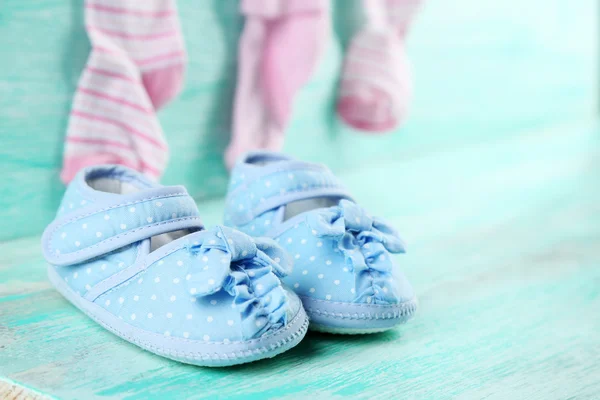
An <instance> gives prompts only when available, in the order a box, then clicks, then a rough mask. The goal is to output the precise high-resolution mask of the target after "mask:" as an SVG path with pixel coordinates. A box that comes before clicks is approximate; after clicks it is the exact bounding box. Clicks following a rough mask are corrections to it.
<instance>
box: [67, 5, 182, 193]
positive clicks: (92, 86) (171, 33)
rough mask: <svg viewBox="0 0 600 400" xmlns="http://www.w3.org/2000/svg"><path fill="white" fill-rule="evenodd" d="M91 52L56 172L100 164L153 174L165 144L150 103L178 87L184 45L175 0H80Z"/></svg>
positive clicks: (162, 100) (165, 151)
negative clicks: (120, 166)
mask: <svg viewBox="0 0 600 400" xmlns="http://www.w3.org/2000/svg"><path fill="white" fill-rule="evenodd" d="M85 22H86V29H87V31H88V35H89V37H90V41H91V43H92V52H91V54H90V56H89V58H88V61H87V65H86V67H85V69H84V71H83V73H82V75H81V78H80V80H79V85H78V88H77V91H76V93H75V98H74V100H73V107H72V110H71V117H70V119H69V126H68V130H67V137H66V143H65V152H64V160H63V170H62V172H61V179H62V180H63V181H64V182H65V183H67V182H69V181H70V180H71V179H72V178H73V177H74V176H75V174H76V173H77V171H79V169H81V168H83V167H86V166H89V165H94V164H99V163H114V164H121V165H126V166H129V167H131V168H134V169H136V170H138V171H141V172H143V173H145V174H147V175H148V176H150V177H153V178H158V177H160V175H161V174H162V172H163V170H164V168H165V166H166V163H167V159H168V147H167V144H166V141H165V139H164V136H163V132H162V128H161V126H160V123H159V121H158V119H157V117H156V110H157V109H158V108H160V107H161V106H163V105H164V104H165V103H167V102H168V101H169V100H171V99H172V98H173V97H174V96H175V95H176V94H177V93H178V92H179V90H180V89H181V85H182V82H183V73H184V65H185V57H186V56H185V48H184V44H183V39H182V35H181V29H180V25H179V19H178V15H177V9H176V8H175V1H174V0H145V1H144V2H140V1H137V0H86V3H85Z"/></svg>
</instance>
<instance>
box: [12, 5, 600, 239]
mask: <svg viewBox="0 0 600 400" xmlns="http://www.w3.org/2000/svg"><path fill="white" fill-rule="evenodd" d="M332 5H333V11H332V18H333V31H334V32H333V35H332V36H331V39H330V43H329V44H328V48H327V53H326V54H325V55H324V56H323V57H322V59H321V61H320V63H319V66H318V68H317V70H316V72H315V73H314V74H313V75H312V78H311V79H310V81H309V83H308V84H307V85H306V86H305V87H304V88H303V89H302V90H301V92H300V94H299V96H298V98H297V101H296V104H295V107H294V113H293V116H292V122H291V124H290V127H289V130H288V132H287V136H286V144H285V149H284V150H285V151H286V152H288V153H291V154H293V155H296V156H298V157H300V158H304V159H307V160H311V161H321V162H325V163H327V164H329V165H330V166H331V167H332V168H333V169H334V170H335V171H336V172H338V173H339V172H345V171H352V170H356V169H360V168H363V167H364V166H365V165H373V164H377V163H385V162H386V161H400V160H407V161H409V160H412V159H416V158H418V157H420V155H423V154H431V153H434V152H440V153H443V154H449V152H450V154H451V152H452V151H453V150H455V149H460V148H463V147H464V146H466V145H469V146H472V145H474V144H477V143H484V142H493V141H496V140H499V139H503V138H506V137H508V136H518V135H522V134H523V133H524V132H531V131H534V130H544V129H549V128H553V127H557V126H561V125H568V124H572V123H581V122H585V121H592V120H593V119H594V118H595V115H596V113H597V101H596V98H597V88H598V84H597V82H598V79H597V76H598V69H597V47H598V46H597V36H598V35H597V29H598V27H597V12H596V2H594V1H591V0H582V1H577V2H564V1H560V0H543V1H542V0H530V1H527V2H519V1H515V0H511V1H500V0H494V1H486V2H481V1H477V0H456V1H452V2H444V1H439V0H430V1H425V2H424V4H423V6H422V8H421V10H420V13H419V14H418V15H417V17H416V19H415V22H414V24H413V26H412V29H411V32H410V34H409V36H408V42H407V47H408V55H409V57H410V61H411V63H412V67H413V76H414V99H413V103H412V106H411V110H410V115H409V118H408V120H407V121H406V123H405V124H403V125H402V126H401V127H400V129H399V130H398V131H397V132H394V133H393V134H389V135H385V136H366V135H360V134H358V133H357V132H353V131H352V130H350V129H349V128H347V127H346V126H344V125H342V124H341V123H340V122H339V121H338V119H337V117H336V116H335V113H334V107H335V99H336V88H337V85H338V79H339V76H340V69H341V67H342V59H343V52H344V48H345V46H346V45H347V44H348V40H349V38H350V37H351V35H352V34H353V33H354V32H356V30H357V29H358V26H359V25H360V23H361V21H360V20H359V19H358V18H357V13H356V12H355V9H356V8H357V7H359V2H358V0H343V1H341V0H337V1H333V2H332ZM178 7H179V9H180V18H181V23H182V25H183V33H184V38H185V41H186V46H187V51H188V57H189V62H188V67H187V73H186V79H185V86H184V90H183V91H182V93H181V94H180V95H179V96H178V97H177V98H176V99H175V100H174V101H172V102H171V103H170V104H169V105H168V106H167V107H166V108H164V109H163V110H161V111H160V112H159V118H160V121H161V124H162V127H163V130H164V132H165V135H166V138H167V140H168V143H169V147H170V149H171V159H170V163H169V165H168V168H167V170H166V173H165V175H164V179H163V182H164V183H166V184H175V183H178V184H184V185H186V186H187V187H188V189H189V191H190V193H192V195H194V196H195V197H196V198H197V199H199V200H204V199H210V198H215V197H219V196H222V195H223V194H224V191H225V186H226V183H227V171H226V169H225V167H224V165H223V161H222V154H223V151H224V149H225V147H226V145H227V143H228V141H229V137H230V127H231V108H232V103H233V94H234V89H235V81H236V76H235V73H236V54H237V41H238V37H239V34H240V31H241V29H242V26H243V19H242V16H241V15H240V13H239V11H238V4H237V2H236V1H222V0H195V1H179V2H178ZM89 51H90V44H89V41H88V38H87V36H86V32H85V27H84V20H83V7H82V1H81V0H43V1H42V0H39V1H21V0H4V1H3V2H2V3H0V167H1V170H2V172H3V173H2V176H3V179H2V183H1V184H0V206H1V207H0V220H2V221H10V229H7V228H5V229H2V230H0V240H7V239H13V238H16V237H20V236H25V235H32V234H39V233H40V232H41V230H42V229H43V227H45V225H46V224H47V223H48V222H49V221H50V220H51V219H52V218H53V215H54V212H55V210H56V208H57V205H58V202H59V198H60V196H61V195H62V192H63V190H64V185H63V184H62V183H61V182H60V180H59V172H60V168H61V164H62V151H63V139H64V136H65V132H66V128H67V119H68V113H69V110H70V107H71V101H72V99H73V93H74V90H75V88H76V86H77V81H78V78H79V76H80V73H81V71H82V68H83V67H84V65H85V61H86V59H87V56H88V54H89ZM565 134H566V135H568V131H567V132H565ZM529 150H530V152H531V157H533V158H535V156H536V148H531V149H529ZM498 157H499V158H510V157H512V154H511V151H510V148H507V149H506V152H505V153H502V154H498ZM448 162H449V163H454V162H465V160H457V159H453V158H451V157H450V158H449V159H448ZM473 162H475V160H473ZM473 166H475V164H473ZM440 167H441V166H440V165H438V166H433V165H431V164H426V165H421V166H420V167H419V168H420V170H419V171H417V172H416V173H411V174H410V176H403V177H402V178H403V179H404V180H408V181H410V182H412V183H413V184H414V183H415V182H419V176H420V175H419V174H421V176H422V177H425V176H427V170H428V169H430V168H434V169H435V170H436V171H439V170H440ZM399 184H400V183H399ZM463 186H468V185H467V182H466V181H463ZM410 190H411V188H410V187H406V191H407V193H410ZM424 193H430V194H432V193H431V191H430V190H429V191H427V190H425V192H424Z"/></svg>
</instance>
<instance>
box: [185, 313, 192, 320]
mask: <svg viewBox="0 0 600 400" xmlns="http://www.w3.org/2000/svg"><path fill="white" fill-rule="evenodd" d="M185 318H186V319H192V318H193V316H192V314H187V315H186V316H185Z"/></svg>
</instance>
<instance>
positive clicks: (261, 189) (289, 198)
mask: <svg viewBox="0 0 600 400" xmlns="http://www.w3.org/2000/svg"><path fill="white" fill-rule="evenodd" d="M236 179H237V180H240V181H242V183H241V184H239V185H238V186H237V187H236V188H235V189H234V190H233V191H231V192H230V193H229V195H228V196H227V209H228V210H229V218H230V221H231V223H233V224H234V225H244V224H247V223H249V222H251V221H252V220H253V219H254V218H256V217H258V216H259V215H261V214H262V213H264V212H265V211H269V210H272V209H274V208H277V207H280V206H283V205H286V204H288V203H291V202H294V201H299V200H307V199H314V198H323V197H339V198H345V199H349V200H351V199H352V197H351V196H350V194H349V193H348V191H347V190H346V189H345V187H344V186H343V185H342V184H341V182H340V181H339V179H338V178H336V177H335V175H333V173H332V172H331V170H329V168H327V167H326V166H324V165H322V164H311V163H305V162H301V161H287V162H278V163H274V164H271V165H269V166H266V167H263V171H262V173H261V174H260V175H258V176H254V177H247V178H246V177H242V176H238V177H237V178H236Z"/></svg>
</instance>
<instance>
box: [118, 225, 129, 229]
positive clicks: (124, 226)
mask: <svg viewBox="0 0 600 400" xmlns="http://www.w3.org/2000/svg"><path fill="white" fill-rule="evenodd" d="M119 227H120V228H121V229H127V225H125V224H121V225H119Z"/></svg>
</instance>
